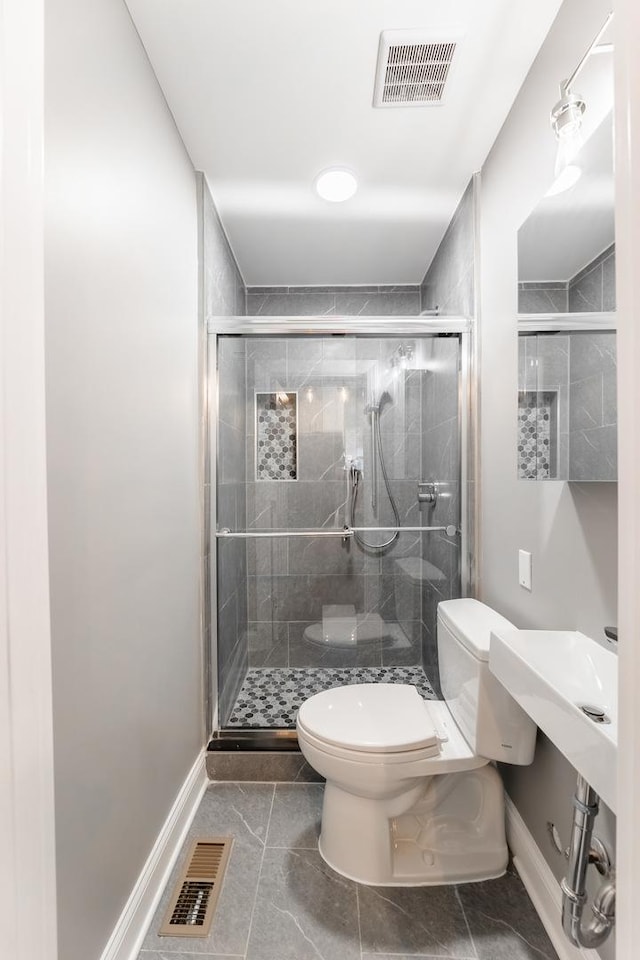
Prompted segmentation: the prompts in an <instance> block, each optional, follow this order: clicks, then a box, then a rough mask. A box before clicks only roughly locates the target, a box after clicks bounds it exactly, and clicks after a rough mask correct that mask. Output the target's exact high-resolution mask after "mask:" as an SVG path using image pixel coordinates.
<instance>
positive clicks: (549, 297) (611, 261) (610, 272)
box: [518, 244, 616, 313]
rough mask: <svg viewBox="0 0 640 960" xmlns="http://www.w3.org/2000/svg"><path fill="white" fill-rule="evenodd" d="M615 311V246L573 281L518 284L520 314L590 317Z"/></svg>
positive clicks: (596, 258)
mask: <svg viewBox="0 0 640 960" xmlns="http://www.w3.org/2000/svg"><path fill="white" fill-rule="evenodd" d="M615 308H616V254H615V244H612V245H611V246H610V247H608V248H607V249H606V250H604V251H603V252H602V253H601V254H599V255H598V256H597V257H594V259H593V260H592V261H591V262H590V263H588V264H587V265H586V266H585V267H583V268H582V270H579V271H578V273H576V275H575V276H574V277H571V278H570V279H569V280H556V281H540V282H530V281H525V282H521V283H519V284H518V313H589V312H591V311H594V312H601V311H603V310H615Z"/></svg>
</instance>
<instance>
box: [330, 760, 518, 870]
mask: <svg viewBox="0 0 640 960" xmlns="http://www.w3.org/2000/svg"><path fill="white" fill-rule="evenodd" d="M404 811H406V812H404ZM319 849H320V853H321V855H322V857H323V859H324V860H325V861H326V863H327V864H328V865H329V866H330V867H331V868H332V869H333V870H335V871H336V872H337V873H340V874H342V875H343V876H345V877H348V878H349V879H351V880H356V881H357V882H359V883H364V884H369V885H379V886H430V885H442V884H449V883H468V882H472V881H478V880H491V879H494V878H495V877H499V876H502V874H503V873H504V872H505V870H506V867H507V861H508V856H509V854H508V850H507V843H506V837H505V826H504V791H503V787H502V781H501V780H500V777H499V775H498V773H497V771H496V770H495V768H494V767H492V766H489V765H486V766H483V767H480V768H479V769H475V770H467V771H463V772H460V773H450V774H439V775H436V776H434V777H431V778H429V779H428V780H423V781H422V782H420V783H416V784H415V785H413V786H411V787H410V790H409V791H407V792H406V793H403V794H402V796H397V797H395V798H393V799H390V800H373V799H369V798H365V797H359V796H356V795H354V794H353V793H348V792H347V791H345V790H343V789H342V788H341V787H339V786H337V785H336V784H331V783H329V782H328V783H327V785H326V788H325V801H324V806H323V812H322V832H321V836H320V844H319Z"/></svg>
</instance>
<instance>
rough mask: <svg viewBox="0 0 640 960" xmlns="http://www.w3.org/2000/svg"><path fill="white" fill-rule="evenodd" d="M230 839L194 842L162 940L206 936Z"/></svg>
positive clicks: (165, 923)
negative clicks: (164, 938)
mask: <svg viewBox="0 0 640 960" xmlns="http://www.w3.org/2000/svg"><path fill="white" fill-rule="evenodd" d="M232 843H233V839H232V838H231V837H210V838H207V839H199V840H198V839H196V840H194V841H193V844H192V847H191V850H190V851H189V856H188V857H187V860H186V864H185V867H184V870H183V871H182V874H181V876H180V877H179V878H178V881H177V883H176V886H175V889H174V891H173V894H172V896H171V900H170V901H169V906H168V907H167V912H166V914H165V918H164V920H163V922H162V926H161V927H160V930H159V936H161V937H206V936H208V935H209V931H210V929H211V922H212V920H213V915H214V913H215V909H216V904H217V902H218V896H219V894H220V890H221V889H222V881H223V880H224V874H225V870H226V868H227V864H228V862H229V855H230V853H231V845H232Z"/></svg>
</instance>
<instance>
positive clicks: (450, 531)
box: [216, 524, 458, 540]
mask: <svg viewBox="0 0 640 960" xmlns="http://www.w3.org/2000/svg"><path fill="white" fill-rule="evenodd" d="M392 530H398V531H399V532H400V533H418V532H420V533H425V532H427V533H428V532H430V531H436V532H437V531H441V532H444V533H446V535H447V536H448V537H455V535H456V534H457V533H458V529H457V527H455V526H454V525H453V524H449V525H448V526H446V527H343V528H342V529H340V528H337V527H336V529H335V530H333V529H332V530H242V531H239V530H238V531H236V530H230V529H229V528H228V527H223V528H222V529H221V530H216V537H217V538H218V539H220V540H225V539H231V538H236V539H237V538H241V539H245V540H246V539H250V538H252V537H341V538H342V539H345V538H351V537H353V536H354V534H355V533H378V532H380V533H383V532H391V531H392Z"/></svg>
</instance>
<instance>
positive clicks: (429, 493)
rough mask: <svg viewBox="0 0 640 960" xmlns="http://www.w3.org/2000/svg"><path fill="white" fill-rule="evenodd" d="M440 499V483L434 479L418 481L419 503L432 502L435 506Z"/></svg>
mask: <svg viewBox="0 0 640 960" xmlns="http://www.w3.org/2000/svg"><path fill="white" fill-rule="evenodd" d="M437 501H438V484H437V483H435V482H434V481H433V480H429V481H427V482H424V483H421V482H418V503H431V504H433V505H434V506H435V505H436V503H437Z"/></svg>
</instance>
